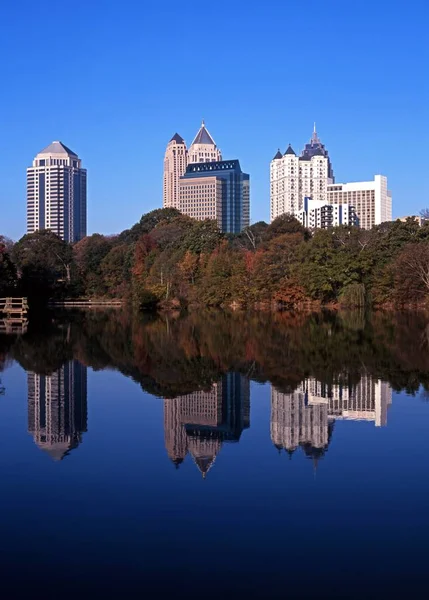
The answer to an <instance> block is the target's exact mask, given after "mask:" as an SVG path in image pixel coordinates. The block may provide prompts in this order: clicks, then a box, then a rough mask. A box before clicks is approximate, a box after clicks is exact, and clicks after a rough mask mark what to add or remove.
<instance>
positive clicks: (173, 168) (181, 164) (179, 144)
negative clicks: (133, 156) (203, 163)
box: [163, 133, 188, 208]
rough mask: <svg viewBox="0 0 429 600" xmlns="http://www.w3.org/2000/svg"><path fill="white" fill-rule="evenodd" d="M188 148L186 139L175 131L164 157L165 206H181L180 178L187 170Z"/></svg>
mask: <svg viewBox="0 0 429 600" xmlns="http://www.w3.org/2000/svg"><path fill="white" fill-rule="evenodd" d="M187 164H188V150H187V148H186V143H185V140H184V139H183V138H182V137H180V135H179V134H178V133H175V134H174V135H173V137H172V138H171V140H170V141H169V142H168V144H167V149H166V151H165V157H164V185H163V207H164V208H179V178H180V177H181V176H182V175H183V173H184V172H185V171H186V165H187Z"/></svg>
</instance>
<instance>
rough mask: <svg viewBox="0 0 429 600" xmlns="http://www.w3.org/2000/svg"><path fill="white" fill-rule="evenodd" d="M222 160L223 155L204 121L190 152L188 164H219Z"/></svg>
mask: <svg viewBox="0 0 429 600" xmlns="http://www.w3.org/2000/svg"><path fill="white" fill-rule="evenodd" d="M221 160H222V153H221V151H220V150H219V148H218V147H217V146H216V143H215V141H214V139H213V138H212V136H211V135H210V133H209V132H208V130H207V129H206V125H205V123H204V121H203V122H202V123H201V127H200V129H199V130H198V133H197V135H196V136H195V138H194V141H193V142H192V144H191V147H190V148H189V151H188V164H191V163H202V162H217V161H221Z"/></svg>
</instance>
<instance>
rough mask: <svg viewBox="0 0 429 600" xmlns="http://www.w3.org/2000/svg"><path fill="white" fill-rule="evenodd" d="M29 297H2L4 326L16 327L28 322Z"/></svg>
mask: <svg viewBox="0 0 429 600" xmlns="http://www.w3.org/2000/svg"><path fill="white" fill-rule="evenodd" d="M27 313H28V302H27V298H0V315H1V314H3V316H4V319H3V326H4V328H6V326H8V327H12V328H13V327H15V326H18V325H19V324H22V323H24V322H27Z"/></svg>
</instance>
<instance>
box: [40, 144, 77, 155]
mask: <svg viewBox="0 0 429 600" xmlns="http://www.w3.org/2000/svg"><path fill="white" fill-rule="evenodd" d="M39 154H62V155H66V156H76V157H77V154H76V152H73V151H72V150H70V148H67V146H65V145H64V144H63V143H62V142H52V144H49V146H46V148H44V149H43V150H41V151H40V152H39Z"/></svg>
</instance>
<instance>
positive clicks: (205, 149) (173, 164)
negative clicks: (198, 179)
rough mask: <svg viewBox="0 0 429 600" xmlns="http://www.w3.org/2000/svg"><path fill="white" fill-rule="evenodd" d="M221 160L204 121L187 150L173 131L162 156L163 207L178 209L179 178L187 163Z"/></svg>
mask: <svg viewBox="0 0 429 600" xmlns="http://www.w3.org/2000/svg"><path fill="white" fill-rule="evenodd" d="M221 160H222V153H221V151H220V149H219V148H218V147H217V145H216V142H215V141H214V139H213V138H212V136H211V135H210V133H209V132H208V130H207V128H206V125H205V123H204V121H203V122H202V123H201V127H200V129H199V130H198V133H197V135H196V136H195V138H194V141H193V142H192V144H191V147H190V148H189V150H188V148H187V146H186V142H185V140H184V139H183V138H182V137H181V136H180V135H179V134H178V133H175V134H174V135H173V137H172V138H171V140H170V141H169V142H168V144H167V149H166V151H165V156H164V178H163V207H164V208H177V209H179V179H180V177H182V175H184V174H185V172H186V167H187V166H188V164H190V163H202V162H216V161H221Z"/></svg>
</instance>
